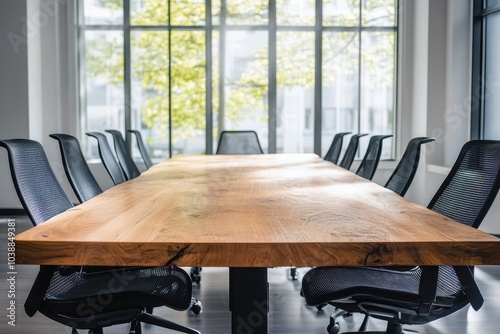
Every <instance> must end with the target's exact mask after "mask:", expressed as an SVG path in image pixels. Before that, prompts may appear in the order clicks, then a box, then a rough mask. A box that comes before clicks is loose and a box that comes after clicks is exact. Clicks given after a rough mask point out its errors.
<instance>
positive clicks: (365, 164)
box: [356, 135, 392, 180]
mask: <svg viewBox="0 0 500 334" xmlns="http://www.w3.org/2000/svg"><path fill="white" fill-rule="evenodd" d="M389 137H392V135H379V136H372V137H371V138H370V142H369V143H368V148H367V149H366V153H365V156H364V157H363V160H362V161H361V164H360V165H359V167H358V170H357V171H356V174H357V175H359V176H362V177H364V178H365V179H367V180H371V179H373V175H375V172H376V171H377V167H378V163H379V161H380V155H381V154H382V141H383V140H384V139H385V138H389Z"/></svg>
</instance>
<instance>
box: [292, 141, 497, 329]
mask: <svg viewBox="0 0 500 334" xmlns="http://www.w3.org/2000/svg"><path fill="white" fill-rule="evenodd" d="M499 186H500V141H470V142H468V143H466V144H465V145H464V147H463V148H462V150H461V152H460V155H459V157H458V159H457V161H456V162H455V164H454V166H453V168H452V169H451V171H450V173H449V174H448V176H447V177H446V179H445V181H444V182H443V184H442V185H441V187H440V188H439V189H438V191H437V192H436V194H435V195H434V197H433V198H432V200H431V202H430V204H429V205H428V208H430V209H432V210H434V211H436V212H439V213H441V214H443V215H445V216H447V217H449V218H451V219H454V220H456V221H458V222H460V223H463V224H466V225H469V226H471V227H474V228H477V227H478V226H479V224H481V222H482V220H483V218H484V217H485V215H486V213H487V212H488V210H489V208H490V206H491V204H492V203H493V201H494V199H495V197H496V195H497V193H498V189H499ZM302 290H303V294H304V297H305V299H306V302H307V303H308V304H309V305H319V304H322V303H328V304H331V305H333V306H335V307H337V308H339V309H340V310H339V311H338V312H336V313H335V314H334V315H332V317H331V319H330V325H329V326H328V328H327V330H328V333H330V334H334V333H338V332H339V325H338V323H337V322H336V321H335V318H336V317H337V316H340V315H342V314H344V313H345V312H359V313H364V314H365V320H364V321H363V324H362V325H361V328H360V332H362V333H365V334H368V333H377V332H364V330H365V329H366V323H367V319H368V317H373V318H378V319H382V320H386V321H387V322H388V325H387V330H386V331H385V332H382V333H389V334H401V333H402V325H403V324H410V325H412V324H425V323H428V322H431V321H433V320H436V319H439V318H441V317H444V316H447V315H449V314H452V313H454V312H456V311H458V310H459V309H461V308H463V307H464V306H466V305H467V304H469V303H470V305H471V306H472V307H473V308H474V310H476V311H477V310H479V308H480V307H481V306H482V303H483V298H482V296H481V293H480V292H479V289H478V288H477V285H476V283H475V281H474V277H473V267H463V266H462V267H457V266H425V267H414V268H412V269H410V270H407V271H399V270H393V269H392V268H391V267H385V268H380V267H318V268H314V269H311V270H310V271H309V272H307V273H306V275H305V276H304V278H303V280H302ZM379 333H380V332H379Z"/></svg>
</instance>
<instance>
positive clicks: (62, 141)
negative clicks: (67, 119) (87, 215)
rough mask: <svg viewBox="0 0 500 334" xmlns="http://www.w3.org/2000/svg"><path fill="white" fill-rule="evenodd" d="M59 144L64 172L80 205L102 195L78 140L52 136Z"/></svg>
mask: <svg viewBox="0 0 500 334" xmlns="http://www.w3.org/2000/svg"><path fill="white" fill-rule="evenodd" d="M49 136H50V137H51V138H54V139H56V140H57V141H58V142H59V148H60V149H61V158H62V161H63V165H64V171H65V172H66V176H67V177H68V180H69V183H70V184H71V187H72V188H73V191H74V192H75V194H76V196H77V197H78V200H79V201H80V203H83V202H85V201H88V200H89V199H91V198H92V197H95V196H97V195H99V194H100V193H102V190H101V188H100V187H99V185H98V184H97V181H96V180H95V178H94V176H93V175H92V172H91V171H90V169H89V166H88V165H87V162H86V161H85V158H84V156H83V152H82V149H81V148H80V144H79V143H78V139H76V138H75V137H73V136H70V135H66V134H59V133H55V134H51V135H49Z"/></svg>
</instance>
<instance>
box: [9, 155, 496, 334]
mask: <svg viewBox="0 0 500 334" xmlns="http://www.w3.org/2000/svg"><path fill="white" fill-rule="evenodd" d="M16 251H17V254H16V256H17V257H16V261H17V263H19V264H46V265H111V266H160V265H176V266H197V267H198V266H199V267H230V287H229V291H230V309H231V311H232V333H238V332H241V330H242V328H243V327H245V328H246V329H245V330H246V331H248V326H251V328H252V329H253V333H255V334H263V333H267V332H268V324H267V313H268V311H267V306H268V283H267V268H268V267H279V266H285V267H289V266H297V267H300V266H367V265H375V266H388V265H442V264H448V265H482V264H493V265H500V240H499V239H497V238H495V237H493V236H490V235H488V234H486V233H484V232H482V231H478V230H475V229H473V228H470V227H468V226H464V225H462V224H459V223H457V222H455V221H453V220H451V219H448V218H446V217H444V216H442V215H440V214H437V213H435V212H433V211H431V210H428V209H426V208H424V207H422V206H419V205H417V204H414V203H412V202H410V201H408V200H406V199H404V198H402V197H400V196H398V195H396V194H395V193H393V192H392V191H390V190H387V189H385V188H383V187H381V186H379V185H377V184H375V183H374V182H371V181H368V180H365V179H363V178H361V177H359V176H357V175H355V174H354V173H351V172H349V171H347V170H345V169H342V168H340V167H337V166H336V165H334V164H332V163H330V162H327V161H323V160H322V159H321V158H320V157H318V156H316V155H313V154H276V155H196V156H195V155H180V156H176V157H174V158H172V159H170V160H168V161H165V162H163V163H160V164H158V165H155V166H153V167H152V168H150V169H149V170H147V171H146V172H143V173H142V174H141V175H140V176H139V177H138V178H136V179H133V180H130V181H127V182H125V183H122V184H120V185H118V186H115V187H113V188H111V189H108V190H106V191H105V192H104V193H102V194H101V195H99V196H97V197H95V198H93V199H91V200H90V201H88V202H86V203H83V204H81V205H78V206H76V207H75V208H72V209H70V210H68V211H66V212H63V213H62V214H60V215H58V216H56V217H54V218H53V219H51V220H49V221H47V222H46V223H44V224H42V225H40V226H37V227H34V228H31V229H29V230H28V231H26V232H24V233H22V234H19V235H18V236H17V237H16ZM297 298H300V296H297Z"/></svg>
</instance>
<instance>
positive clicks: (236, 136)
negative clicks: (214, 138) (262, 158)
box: [216, 131, 264, 154]
mask: <svg viewBox="0 0 500 334" xmlns="http://www.w3.org/2000/svg"><path fill="white" fill-rule="evenodd" d="M262 153H264V152H263V151H262V148H261V146H260V142H259V137H258V136H257V133H256V132H255V131H222V132H221V134H220V138H219V145H218V146H217V152H216V154H262Z"/></svg>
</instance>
